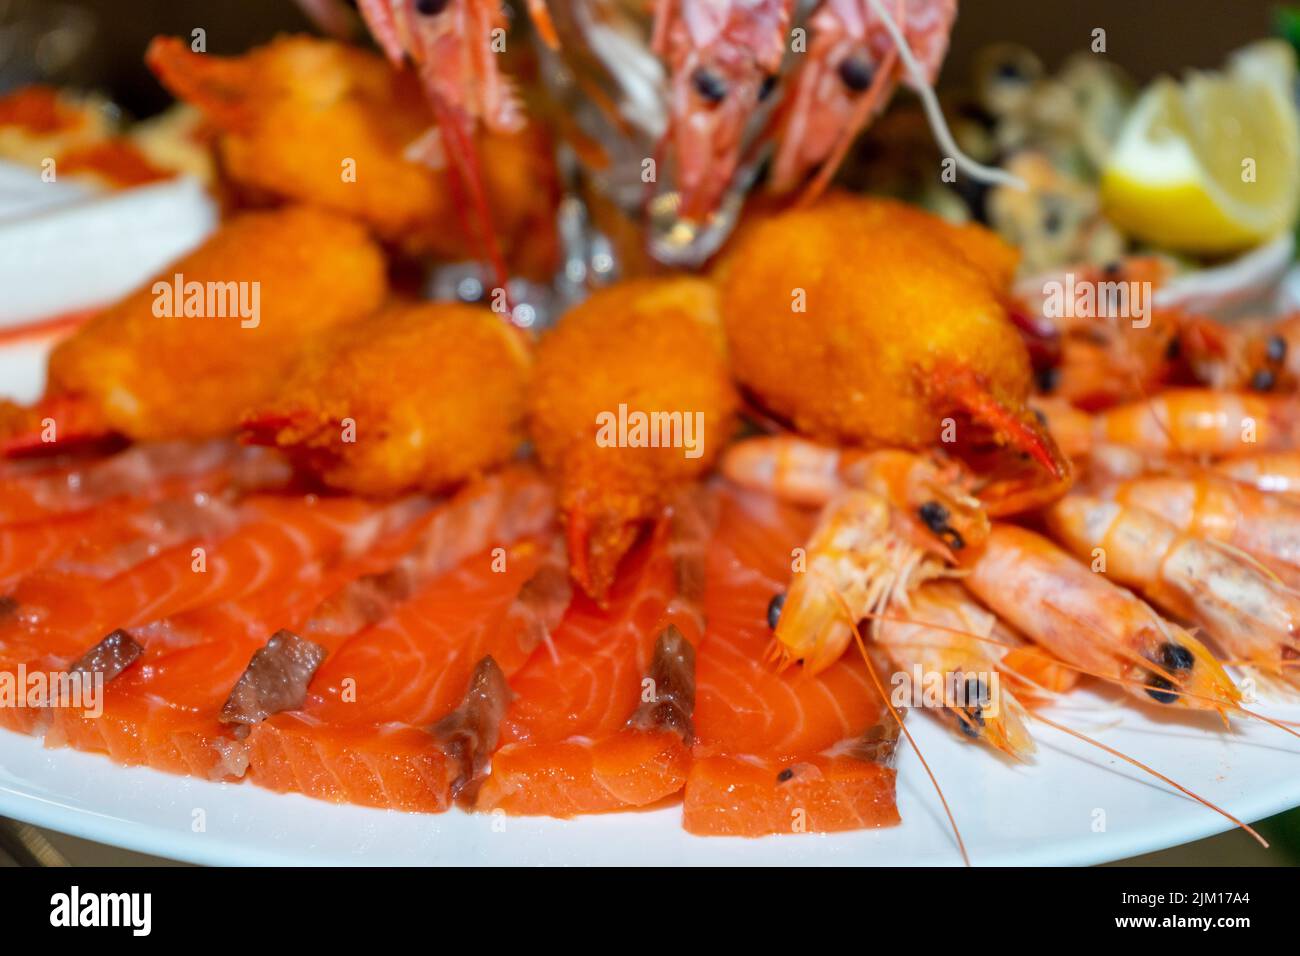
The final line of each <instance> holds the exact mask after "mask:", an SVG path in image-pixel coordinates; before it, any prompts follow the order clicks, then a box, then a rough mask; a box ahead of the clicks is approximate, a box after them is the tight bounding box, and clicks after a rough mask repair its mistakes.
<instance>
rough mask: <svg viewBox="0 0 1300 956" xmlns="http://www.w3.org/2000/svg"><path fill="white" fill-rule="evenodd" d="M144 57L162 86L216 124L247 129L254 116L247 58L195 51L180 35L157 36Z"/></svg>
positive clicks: (240, 129) (222, 127) (250, 73)
mask: <svg viewBox="0 0 1300 956" xmlns="http://www.w3.org/2000/svg"><path fill="white" fill-rule="evenodd" d="M144 61H145V63H146V64H147V65H148V67H149V69H150V70H152V71H153V74H154V76H156V77H158V79H159V81H160V82H161V83H162V84H163V86H165V87H167V89H169V90H170V91H171V92H172V93H173V94H175V95H176V96H177V97H179V98H180V99H182V100H185V101H187V102H190V103H193V104H195V105H196V106H198V107H199V108H200V109H201V110H203V112H204V114H205V115H206V116H207V117H209V118H210V119H211V120H212V121H213V122H214V123H215V124H216V125H217V126H218V127H220V128H221V129H223V130H227V131H236V132H243V131H247V130H248V129H249V127H250V125H251V124H252V121H253V117H252V112H251V110H250V107H249V100H250V95H251V93H252V91H253V89H254V86H255V80H256V78H255V76H254V74H253V69H252V67H251V66H250V65H249V63H248V62H247V61H246V60H243V59H231V58H226V57H220V56H214V55H213V54H211V53H195V52H194V51H193V50H191V49H190V47H189V45H188V44H186V43H185V41H184V40H182V39H180V38H179V37H169V36H157V37H154V38H153V40H152V41H150V43H149V48H148V50H146V51H145V55H144Z"/></svg>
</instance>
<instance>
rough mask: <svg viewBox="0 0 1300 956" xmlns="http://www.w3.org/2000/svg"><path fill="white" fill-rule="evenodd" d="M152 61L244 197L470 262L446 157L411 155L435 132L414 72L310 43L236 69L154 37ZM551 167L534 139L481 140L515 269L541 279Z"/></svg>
mask: <svg viewBox="0 0 1300 956" xmlns="http://www.w3.org/2000/svg"><path fill="white" fill-rule="evenodd" d="M146 60H147V62H148V64H149V66H150V67H151V68H152V69H153V71H154V73H155V74H156V75H157V76H158V77H159V79H160V80H161V81H162V83H163V84H164V85H165V86H166V87H167V88H168V89H169V90H171V91H172V93H174V94H175V95H176V96H178V97H180V98H181V99H183V100H185V101H186V102H189V103H191V104H192V105H194V106H196V107H198V108H199V109H201V110H203V111H204V113H205V114H206V115H207V117H208V118H209V120H210V121H211V122H212V123H213V124H214V125H215V126H216V127H217V128H218V129H219V130H220V131H221V136H220V137H219V141H218V149H219V153H220V156H221V160H222V163H223V166H224V168H225V171H226V174H227V175H228V176H229V177H230V178H231V179H232V180H234V181H235V182H236V183H238V184H239V185H241V186H243V187H244V188H245V189H246V190H248V191H250V192H252V193H253V194H265V195H269V196H271V197H278V198H281V199H289V200H293V201H298V202H304V203H311V204H314V205H318V206H323V207H325V208H327V209H331V210H334V211H336V212H339V213H343V214H344V215H348V216H351V217H353V218H356V219H360V220H362V221H363V222H365V223H366V224H367V225H369V226H370V228H371V229H372V230H373V231H374V232H375V234H376V235H378V236H380V237H381V238H383V239H385V240H387V241H388V242H391V243H394V244H398V245H401V246H402V247H403V248H405V249H407V250H409V251H412V252H420V253H424V252H431V253H433V254H434V255H438V256H441V257H444V258H457V257H461V256H464V255H466V254H474V253H475V252H476V250H475V248H474V246H473V243H472V242H471V240H470V239H469V238H468V237H467V236H466V235H465V232H464V228H463V226H462V224H461V221H462V220H461V217H462V215H463V211H462V210H459V209H458V208H457V203H458V202H459V201H460V200H459V198H458V192H457V190H456V188H455V185H454V184H453V183H452V182H451V179H452V177H453V173H452V172H451V166H452V164H451V161H450V159H448V162H447V166H446V168H445V169H443V170H433V169H431V168H429V166H428V165H426V164H425V163H423V162H419V161H416V160H413V159H408V158H407V156H406V153H407V149H408V147H410V146H411V145H412V144H413V143H415V142H416V141H417V140H419V139H420V138H421V137H422V136H423V135H424V134H425V133H427V132H428V131H429V130H430V128H431V127H432V126H433V120H432V116H431V113H430V110H429V107H428V105H427V103H426V102H425V100H424V96H423V94H422V93H421V91H420V86H419V82H418V80H417V79H416V77H415V75H414V74H413V73H411V72H409V71H406V72H398V71H396V70H394V69H392V68H391V67H390V66H389V64H388V63H387V62H386V61H385V60H384V59H383V58H382V57H380V56H378V55H376V54H373V53H370V52H367V51H364V50H360V49H357V48H354V47H350V46H348V45H346V44H343V43H338V42H335V41H332V40H323V39H319V38H315V37H308V36H285V37H279V38H277V39H275V40H273V41H271V42H270V43H268V44H265V45H264V46H260V47H255V48H254V49H252V50H250V51H249V52H248V53H246V54H244V55H242V56H237V57H218V56H214V55H212V54H209V53H194V52H192V51H191V50H190V48H189V46H188V44H186V43H185V42H184V41H182V40H180V39H177V38H175V37H157V38H155V39H154V41H153V43H152V44H151V45H150V47H149V52H148V54H147V56H146ZM444 148H445V144H444ZM548 155H549V153H548V150H547V149H546V147H545V144H544V143H543V142H542V141H541V133H540V131H539V130H538V129H537V128H536V127H530V128H528V129H525V130H524V131H523V132H521V133H519V134H518V135H514V136H506V135H486V134H485V135H483V136H481V137H479V141H478V157H479V160H480V162H481V163H482V166H483V178H484V185H485V189H486V191H487V194H488V197H489V201H490V203H491V206H492V214H493V225H494V227H495V228H496V229H497V231H498V233H499V239H500V240H501V244H502V247H503V249H504V250H505V251H506V253H507V256H508V257H509V258H511V261H512V263H514V264H516V265H517V267H519V268H521V271H528V269H527V268H525V267H524V266H527V265H532V266H533V269H534V271H535V270H536V268H537V266H536V260H537V259H538V257H539V255H540V253H541V252H542V251H546V250H548V249H549V250H550V251H551V252H553V246H552V245H551V240H550V239H549V238H548V236H549V232H548V231H547V230H549V225H550V223H551V221H552V218H553V212H554V209H555V203H556V202H557V198H558V188H557V186H556V180H555V177H554V175H553V171H552V168H551V166H550V164H549V161H548V160H547V156H548ZM517 258H522V259H523V260H524V264H523V265H519V263H517V262H516V259H517ZM548 261H549V260H548Z"/></svg>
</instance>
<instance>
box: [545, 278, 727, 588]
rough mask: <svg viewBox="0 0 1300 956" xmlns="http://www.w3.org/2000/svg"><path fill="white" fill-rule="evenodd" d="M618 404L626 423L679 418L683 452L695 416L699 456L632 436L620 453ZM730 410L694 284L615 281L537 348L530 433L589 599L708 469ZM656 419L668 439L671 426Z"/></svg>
mask: <svg viewBox="0 0 1300 956" xmlns="http://www.w3.org/2000/svg"><path fill="white" fill-rule="evenodd" d="M620 406H624V411H625V412H626V414H625V415H623V416H622V417H623V419H624V421H626V422H627V423H628V424H629V425H631V424H632V423H633V422H634V417H633V416H634V414H635V413H640V414H643V415H646V416H650V415H652V414H653V413H667V414H668V415H671V413H679V418H678V419H677V420H678V421H679V422H683V424H682V425H681V426H680V427H679V429H678V432H677V434H678V437H679V438H681V439H682V441H683V443H684V441H685V438H686V437H687V434H686V431H685V427H686V426H685V419H686V416H691V418H690V424H691V425H692V426H693V425H694V423H695V421H696V419H695V417H694V416H695V415H696V413H699V414H700V415H701V416H702V421H703V426H704V427H703V432H702V434H695V435H693V436H691V437H693V439H694V441H695V442H699V445H698V448H697V449H696V450H695V451H692V452H691V455H695V454H696V452H698V456H697V457H691V455H688V454H687V451H688V449H686V448H684V447H631V446H632V445H633V444H634V443H635V442H636V441H637V439H636V436H635V435H634V433H633V432H632V431H631V429H630V428H625V429H622V431H623V432H624V435H623V436H621V437H623V438H624V439H627V441H625V443H624V446H622V447H620V446H619V445H618V440H619V438H620V436H619V434H618V433H619V431H620V429H619V427H618V421H619V418H620ZM735 411H736V395H735V392H734V389H733V388H732V385H731V381H730V376H729V373H728V369H727V360H726V350H725V346H724V341H723V335H722V329H721V325H720V323H719V319H718V312H717V300H716V295H715V292H714V289H713V287H712V286H711V284H710V283H708V282H705V281H703V280H699V279H687V278H682V279H638V280H631V281H626V282H621V283H619V284H617V285H614V286H611V287H609V288H606V289H602V290H600V291H598V292H596V293H594V294H593V295H592V296H591V298H589V299H588V300H587V301H586V302H583V303H582V304H581V305H579V306H577V307H576V308H574V309H572V310H570V311H569V312H568V313H566V314H565V315H564V317H563V318H562V319H561V320H560V322H559V324H558V325H557V326H556V327H555V328H554V329H553V330H552V331H551V332H550V333H549V334H547V335H546V336H545V337H544V338H543V339H542V341H541V344H540V346H539V348H538V356H537V369H536V374H535V378H534V384H533V390H532V400H531V405H530V409H529V428H530V433H531V435H532V438H533V442H534V445H535V446H536V449H537V453H538V456H539V457H540V458H541V461H542V464H543V465H544V466H545V467H546V468H547V469H548V470H549V471H550V472H551V474H553V475H554V476H555V478H556V480H557V482H558V484H559V488H560V503H561V506H562V508H563V510H564V511H565V514H566V517H567V520H568V523H569V538H568V540H569V552H570V553H569V561H570V569H571V571H572V574H573V577H574V580H575V581H577V583H578V584H579V585H581V586H582V587H583V588H584V589H585V590H586V591H587V592H588V593H589V594H591V595H592V596H593V597H595V598H597V599H598V600H600V599H602V598H603V597H604V595H605V594H606V592H607V591H608V588H609V585H610V582H611V581H612V580H613V577H614V573H615V571H616V569H617V566H618V562H619V560H620V559H621V558H622V557H623V555H624V554H625V553H626V552H627V550H628V548H629V547H631V545H632V543H633V542H634V541H635V538H636V535H637V532H638V526H639V525H640V523H641V522H643V521H644V520H646V519H647V518H650V517H652V516H654V515H655V514H656V512H657V510H658V509H659V508H660V507H662V505H663V504H664V502H665V500H666V497H667V496H668V495H669V494H670V493H671V492H672V490H673V489H674V488H675V487H677V486H680V485H681V484H683V483H685V482H689V481H691V480H692V479H695V478H698V477H699V476H700V475H701V474H703V473H704V472H705V471H706V470H707V469H708V468H709V466H710V465H711V463H712V462H713V460H714V459H715V457H716V456H717V454H718V452H719V451H720V450H721V448H722V446H723V444H724V443H725V442H726V441H727V439H728V438H729V437H730V434H731V430H732V426H733V422H734V414H735ZM664 421H667V422H669V430H668V437H669V440H671V438H672V434H673V432H672V430H671V429H672V425H671V422H672V419H671V418H661V419H660V422H664ZM611 426H612V428H611ZM658 434H659V435H660V436H662V435H663V434H664V432H663V430H662V429H660V430H659V432H658ZM645 437H646V440H647V441H648V440H649V436H648V434H647V435H646V436H645ZM611 439H612V441H611Z"/></svg>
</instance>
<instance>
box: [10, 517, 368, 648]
mask: <svg viewBox="0 0 1300 956" xmlns="http://www.w3.org/2000/svg"><path fill="white" fill-rule="evenodd" d="M239 511H240V520H242V522H243V523H242V524H239V526H238V527H237V528H236V529H235V530H234V531H233V532H231V533H230V534H229V535H227V536H226V537H225V538H224V539H222V540H219V541H217V542H211V541H207V540H193V539H191V540H190V541H187V542H184V543H182V544H180V545H177V546H175V547H172V548H170V549H168V550H166V551H163V552H162V553H161V554H159V555H157V556H156V557H153V558H150V559H148V560H145V561H143V562H141V563H140V564H137V565H135V566H133V567H131V568H130V569H128V570H127V571H126V572H124V573H122V574H120V575H117V576H115V577H112V578H110V579H108V580H107V581H101V580H99V579H97V578H95V577H93V576H91V575H87V574H84V573H75V572H73V573H44V572H42V573H39V574H36V575H33V576H30V577H28V578H26V579H24V581H23V582H22V583H21V585H20V586H19V587H18V588H17V589H16V590H15V591H14V592H13V594H12V595H11V606H10V614H9V616H8V619H7V620H6V621H5V622H3V623H0V666H3V665H4V664H5V663H14V662H16V661H20V660H25V659H29V658H31V657H34V656H36V655H37V654H39V653H46V654H53V655H55V656H59V655H64V656H68V657H75V656H76V655H78V654H80V653H81V652H82V651H83V650H84V649H85V648H86V647H87V646H88V645H89V644H91V643H93V642H94V641H96V640H98V639H99V638H100V637H102V636H103V635H104V634H106V633H108V632H109V631H111V630H113V629H115V628H119V627H121V628H128V629H129V628H132V627H136V626H139V625H143V624H148V623H150V622H153V621H157V620H161V619H163V618H168V617H172V616H175V615H178V614H182V613H184V612H186V611H189V610H192V609H195V608H200V607H204V606H208V605H212V604H217V603H220V602H222V601H230V600H238V599H240V598H242V597H244V596H246V595H249V594H252V593H254V592H255V591H257V590H259V589H261V588H264V587H268V586H272V585H274V584H275V583H276V581H277V579H288V578H290V577H292V576H293V575H295V574H297V573H298V572H299V570H300V569H301V568H302V567H303V566H304V565H307V564H309V563H310V562H311V561H312V560H313V559H318V558H319V557H320V556H322V555H325V554H327V553H329V552H330V551H332V550H346V549H347V548H348V546H349V541H350V539H355V538H356V537H358V536H361V537H364V536H365V535H366V534H368V533H370V532H371V531H372V530H373V529H371V528H369V527H368V526H367V522H368V521H371V522H372V521H376V520H381V519H380V518H379V517H378V516H379V515H380V514H381V512H382V509H381V508H380V507H379V506H378V505H375V504H372V503H369V502H365V501H362V500H359V499H351V498H319V499H318V498H314V497H311V496H305V497H304V496H275V497H271V496H261V495H259V496H254V497H253V498H251V499H250V500H249V501H247V502H245V503H244V504H243V505H241V507H240V509H239ZM195 548H200V549H202V550H201V551H200V552H196V551H195Z"/></svg>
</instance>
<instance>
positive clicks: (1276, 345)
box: [1268, 335, 1286, 362]
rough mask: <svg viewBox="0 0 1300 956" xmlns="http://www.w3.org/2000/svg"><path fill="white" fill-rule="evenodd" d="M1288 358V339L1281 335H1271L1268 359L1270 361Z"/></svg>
mask: <svg viewBox="0 0 1300 956" xmlns="http://www.w3.org/2000/svg"><path fill="white" fill-rule="evenodd" d="M1284 358H1286V339H1284V338H1282V336H1280V335H1270V336H1269V337H1268V360H1269V361H1270V362H1280V361H1282V360H1283V359H1284Z"/></svg>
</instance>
